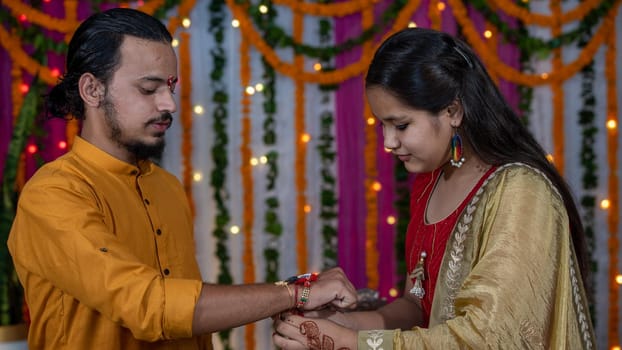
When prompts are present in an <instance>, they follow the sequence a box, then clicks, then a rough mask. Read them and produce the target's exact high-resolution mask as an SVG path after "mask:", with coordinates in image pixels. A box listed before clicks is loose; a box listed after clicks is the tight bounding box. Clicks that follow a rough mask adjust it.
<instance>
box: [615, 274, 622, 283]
mask: <svg viewBox="0 0 622 350" xmlns="http://www.w3.org/2000/svg"><path fill="white" fill-rule="evenodd" d="M616 283H617V284H622V275H620V274H617V275H616Z"/></svg>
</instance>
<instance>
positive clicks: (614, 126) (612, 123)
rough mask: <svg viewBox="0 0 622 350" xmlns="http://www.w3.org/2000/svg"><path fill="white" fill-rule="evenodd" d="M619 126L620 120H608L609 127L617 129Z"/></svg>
mask: <svg viewBox="0 0 622 350" xmlns="http://www.w3.org/2000/svg"><path fill="white" fill-rule="evenodd" d="M617 127H618V122H616V121H615V119H609V120H607V129H609V130H615V129H616V128H617Z"/></svg>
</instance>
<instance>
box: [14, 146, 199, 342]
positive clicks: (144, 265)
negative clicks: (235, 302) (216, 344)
mask: <svg viewBox="0 0 622 350" xmlns="http://www.w3.org/2000/svg"><path fill="white" fill-rule="evenodd" d="M192 225H193V223H192V217H191V214H190V210H189V206H188V203H187V199H186V196H185V193H184V191H183V188H182V186H181V184H180V183H179V181H178V180H177V179H176V178H175V177H174V176H173V175H172V174H170V173H167V172H166V171H164V170H163V169H161V168H160V167H158V166H156V165H155V164H153V163H152V162H149V161H145V162H142V163H141V164H140V166H139V167H136V166H133V165H130V164H127V163H125V162H122V161H120V160H118V159H116V158H114V157H112V156H110V155H108V154H107V153H104V152H103V151H101V150H100V149H98V148H96V147H94V146H93V145H91V144H89V143H88V142H86V141H85V140H83V139H81V138H79V137H77V138H76V140H75V144H74V146H73V148H72V150H71V151H70V152H69V153H67V154H65V155H64V156H62V157H60V158H59V159H57V160H55V161H53V162H50V163H47V164H45V165H44V166H43V167H42V168H41V169H40V170H39V171H38V172H37V173H36V174H35V175H34V176H33V177H32V178H31V179H30V181H29V182H28V183H27V184H26V186H25V187H24V189H23V191H22V193H21V195H20V199H19V203H18V209H17V215H16V218H15V221H14V223H13V227H12V229H11V233H10V235H9V242H8V245H9V249H10V252H11V254H12V256H13V260H14V262H15V266H16V269H17V273H18V276H19V278H20V281H21V282H22V284H23V285H24V287H25V294H26V301H27V303H28V306H29V308H30V312H31V319H32V324H31V326H30V331H29V336H28V343H29V347H30V349H33V350H34V349H53V350H59V349H79V350H84V349H123V350H129V349H142V348H149V349H204V348H209V347H210V339H209V337H204V338H201V337H195V338H192V318H193V313H194V307H195V304H196V301H197V300H198V298H199V293H200V291H201V286H202V282H201V275H200V273H199V268H198V266H197V263H196V260H195V246H194V237H193V227H192Z"/></svg>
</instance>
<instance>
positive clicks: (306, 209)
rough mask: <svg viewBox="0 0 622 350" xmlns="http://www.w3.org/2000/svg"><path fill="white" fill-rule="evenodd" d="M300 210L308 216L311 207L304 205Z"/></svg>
mask: <svg viewBox="0 0 622 350" xmlns="http://www.w3.org/2000/svg"><path fill="white" fill-rule="evenodd" d="M302 210H304V212H305V213H307V214H309V213H310V212H311V206H310V205H309V204H305V206H304V207H303V208H302Z"/></svg>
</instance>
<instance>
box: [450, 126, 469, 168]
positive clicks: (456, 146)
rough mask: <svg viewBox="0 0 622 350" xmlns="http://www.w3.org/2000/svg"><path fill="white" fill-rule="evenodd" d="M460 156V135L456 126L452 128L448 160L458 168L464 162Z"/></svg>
mask: <svg viewBox="0 0 622 350" xmlns="http://www.w3.org/2000/svg"><path fill="white" fill-rule="evenodd" d="M464 160H465V159H464V157H463V156H462V137H460V135H459V134H458V128H454V136H452V138H451V159H450V160H449V162H450V163H451V165H452V166H454V167H456V168H459V167H461V166H462V164H464Z"/></svg>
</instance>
